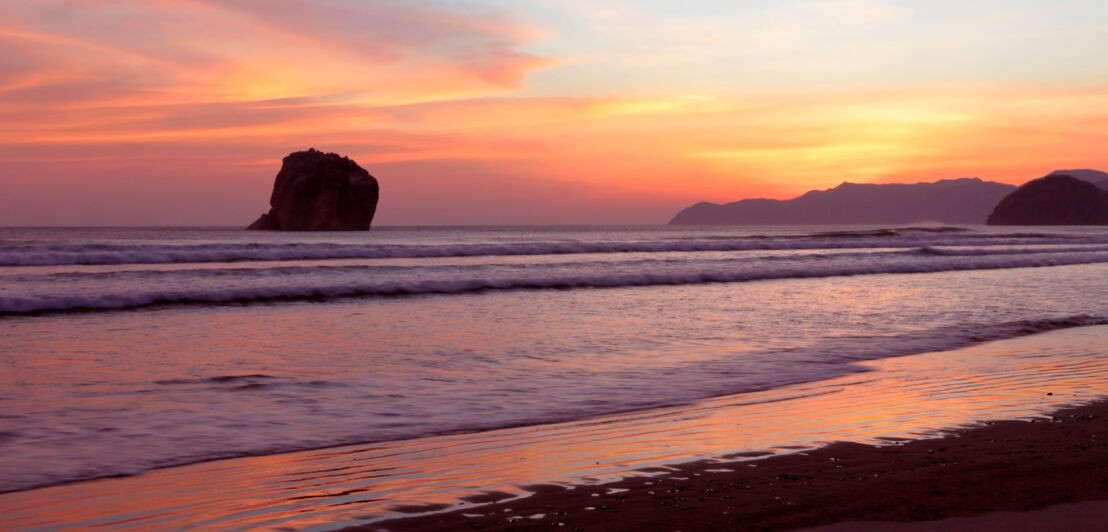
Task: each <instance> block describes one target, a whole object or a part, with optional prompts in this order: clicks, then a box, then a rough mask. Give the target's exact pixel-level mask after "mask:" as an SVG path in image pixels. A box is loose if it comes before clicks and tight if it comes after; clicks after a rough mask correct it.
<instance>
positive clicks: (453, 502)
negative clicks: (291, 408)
mask: <svg viewBox="0 0 1108 532" xmlns="http://www.w3.org/2000/svg"><path fill="white" fill-rule="evenodd" d="M1106 340H1108V326H1097V327H1084V328H1076V329H1068V330H1062V331H1055V332H1051V333H1046V334H1040V335H1035V336H1029V337H1024V338H1019V339H1013V340H1005V341H999V342H993V343H989V344H982V345H978V346H974V347H971V348H966V349H961V350H957V351H950V352H939V353H928V354H923V355H916V356H909V357H902V358H892V359H884V360H879V361H875V362H866V363H865V364H864V366H865V368H867V369H868V370H870V371H868V372H865V373H859V374H854V375H850V376H846V377H840V378H835V379H830V380H826V381H822V382H817V383H809V384H804V385H798V386H789V387H784V388H778V389H776V390H772V391H766V392H757V393H747V394H740V395H731V396H723V397H718V398H714V399H711V400H707V401H702V402H699V403H696V404H694V405H691V406H686V407H680V408H668V409H659V410H652V411H646V412H639V413H633V414H627V415H616V416H607V417H603V418H596V419H590V420H585V421H578V422H572V423H558V424H550V425H543V426H532V427H520V428H513V429H504V430H496V431H489V432H480V433H471V434H456V435H448V436H438V437H431V438H421V439H416V440H408V441H397V442H387V443H380V444H371V445H356V446H346V447H337V448H330V449H321V450H315V451H306V452H297V453H289V454H281V455H273V456H264V457H252V458H241V459H233V460H224V461H218V462H209V463H204V464H197V465H193V466H187V467H180V468H174V469H167V470H160V471H154V472H151V473H147V474H144V475H141V476H138V477H131V478H122V479H108V480H101V481H95V482H84V483H78V484H72V485H65V486H56V487H51V488H45V489H39V490H33V491H28V492H18V493H9V494H5V495H0V528H4V529H42V530H50V529H56V528H62V527H88V526H110V527H123V526H138V527H143V528H163V529H165V528H180V527H184V526H186V525H188V526H211V527H216V528H220V529H235V528H254V527H292V528H296V529H303V528H316V529H328V528H336V527H340V526H344V525H347V524H351V523H354V522H367V521H372V520H376V519H380V518H383V517H387V516H389V515H393V514H395V512H396V509H397V508H398V507H402V506H408V507H422V508H428V509H430V508H435V507H457V506H458V505H464V504H475V503H472V502H465V501H463V500H462V498H463V497H469V496H473V495H476V494H481V493H488V492H505V493H509V494H515V495H520V494H523V493H525V491H524V490H523V489H522V488H521V486H526V485H529V484H536V483H549V482H585V483H600V482H605V481H608V480H612V479H615V478H618V477H620V476H623V475H628V474H644V473H641V472H635V470H639V469H642V468H646V467H650V466H656V465H660V464H665V463H672V462H675V461H685V460H690V459H697V458H715V459H718V460H721V461H725V460H742V459H748V458H747V457H744V456H742V455H743V454H744V453H752V452H756V451H771V452H788V451H791V450H795V449H797V448H806V447H810V446H813V445H816V444H818V443H820V442H827V441H835V440H851V441H861V442H871V443H880V442H884V441H888V439H896V438H904V437H926V436H930V435H934V434H936V432H937V431H939V430H943V429H950V428H953V427H959V426H964V425H967V424H971V423H974V422H977V421H982V420H985V419H994V418H1000V417H1023V416H1032V415H1037V414H1043V413H1046V412H1048V411H1049V410H1052V409H1054V408H1057V407H1059V406H1062V405H1067V404H1073V403H1077V402H1084V401H1089V400H1092V399H1095V398H1098V397H1100V396H1103V395H1104V394H1105V393H1108V386H1106V385H1105V384H1104V383H1105V382H1106V380H1105V377H1106V376H1108V357H1105V356H1104V355H1105V354H1108V353H1106V352H1105V348H1104V346H1105V345H1108V342H1106ZM428 505H437V506H428Z"/></svg>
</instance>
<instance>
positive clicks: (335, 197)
mask: <svg viewBox="0 0 1108 532" xmlns="http://www.w3.org/2000/svg"><path fill="white" fill-rule="evenodd" d="M378 195H379V190H378V186H377V179H375V178H374V177H373V176H371V175H369V172H367V171H365V169H363V168H362V167H361V166H358V163H355V162H354V161H352V160H350V159H349V158H347V157H342V156H340V155H338V154H336V153H323V152H321V151H319V150H316V149H314V148H311V149H308V150H307V151H298V152H295V153H291V154H289V155H288V156H287V157H285V158H284V160H283V161H282V164H281V171H280V172H278V173H277V178H276V180H275V181H274V183H273V193H272V194H271V195H270V198H269V205H270V209H269V212H267V213H265V214H263V215H262V216H261V217H260V218H258V219H257V220H256V221H255V222H254V223H252V224H250V226H249V227H247V229H268V230H278V231H367V230H369V226H370V223H372V221H373V214H374V212H376V210H377V199H378Z"/></svg>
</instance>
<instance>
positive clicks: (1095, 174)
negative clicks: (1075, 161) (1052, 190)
mask: <svg viewBox="0 0 1108 532" xmlns="http://www.w3.org/2000/svg"><path fill="white" fill-rule="evenodd" d="M1049 175H1068V176H1070V177H1076V178H1078V179H1080V180H1082V181H1088V182H1090V183H1092V184H1094V185H1096V186H1098V187H1100V189H1101V190H1108V173H1106V172H1101V171H1100V170H1090V169H1088V168H1085V169H1082V170H1055V171H1053V172H1051V173H1050V174H1049Z"/></svg>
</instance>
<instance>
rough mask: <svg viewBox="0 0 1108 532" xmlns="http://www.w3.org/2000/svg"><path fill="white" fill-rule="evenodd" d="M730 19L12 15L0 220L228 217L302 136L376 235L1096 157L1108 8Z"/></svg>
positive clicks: (541, 10) (7, 36) (279, 9)
mask: <svg viewBox="0 0 1108 532" xmlns="http://www.w3.org/2000/svg"><path fill="white" fill-rule="evenodd" d="M598 4H599V5H601V7H596V6H597V5H598ZM741 4H742V6H736V5H732V3H722V2H712V1H707V0H704V1H701V0H695V1H689V2H682V3H681V4H680V5H677V4H674V3H667V2H656V1H655V2H636V3H631V2H626V3H624V2H608V3H604V2H600V3H595V2H594V3H586V2H576V1H564V2H553V1H550V2H548V1H544V0H539V1H535V2H530V3H527V4H526V6H524V7H520V6H519V5H518V3H510V2H505V1H495V0H485V1H474V2H470V3H466V4H458V3H450V4H447V3H436V2H401V1H399V0H387V1H373V2H364V1H363V2H357V1H352V0H345V1H344V0H328V1H323V2H296V1H292V0H278V1H261V0H228V1H216V0H158V1H137V0H136V1H113V2H86V1H76V0H68V1H66V0H45V1H29V0H28V1H16V2H6V3H4V4H3V5H0V42H2V43H3V48H4V50H5V54H4V57H3V58H2V59H0V96H2V98H0V186H2V187H3V189H4V191H5V193H4V194H2V195H0V225H85V224H88V225H224V224H225V225H245V224H247V223H249V222H250V221H251V220H253V219H254V218H256V217H257V215H258V214H259V213H261V212H262V211H264V210H265V209H266V208H267V206H266V201H267V199H268V197H269V191H270V187H271V186H272V180H273V176H274V175H275V174H276V172H277V170H278V169H279V167H280V159H281V157H283V156H284V155H286V154H287V153H289V152H291V151H296V150H301V149H306V148H308V147H315V148H318V149H321V150H324V151H335V152H339V153H341V154H344V155H349V156H350V157H352V158H354V159H355V160H356V161H358V162H359V163H360V164H361V165H362V166H364V167H366V168H367V169H368V170H369V171H370V173H372V174H374V175H375V176H376V177H377V178H378V179H379V181H380V182H381V188H382V199H381V205H380V208H379V210H378V218H377V219H376V221H375V223H377V224H385V225H397V224H519V223H535V224H545V223H560V224H576V223H665V222H666V221H667V220H668V219H669V218H670V217H671V216H672V215H673V214H674V213H675V212H676V211H677V210H679V209H680V208H682V207H684V206H686V205H688V204H691V203H694V202H696V201H701V200H708V201H716V202H726V201H734V200H738V199H741V198H746V197H776V198H787V197H792V196H795V195H798V194H800V193H803V192H804V191H806V190H809V189H813V188H829V187H833V186H835V185H837V184H838V183H840V182H842V181H854V182H915V181H931V180H935V179H942V178H953V177H962V176H979V177H981V178H984V179H992V180H997V181H1002V182H1007V183H1014V184H1019V183H1022V182H1024V181H1027V180H1029V179H1031V178H1034V177H1038V176H1040V175H1043V174H1046V173H1048V172H1050V171H1051V170H1054V169H1057V168H1100V169H1108V150H1105V149H1104V146H1105V145H1108V142H1106V141H1108V133H1105V131H1106V128H1105V127H1104V126H1105V125H1106V124H1108V66H1106V65H1108V62H1105V61H1103V57H1105V55H1104V54H1105V53H1108V42H1106V41H1108V34H1105V33H1104V32H1103V29H1102V25H1100V23H1099V22H1098V21H1103V20H1105V16H1106V15H1108V8H1103V7H1099V6H1098V5H1096V4H1094V3H1089V2H1081V1H1072V2H1057V3H1052V5H1050V6H1041V5H1037V4H1041V3H1037V2H1018V1H1017V2H1004V3H1001V2H985V3H983V4H982V5H980V6H975V7H971V8H966V7H964V6H961V7H959V6H958V5H955V4H951V5H949V6H947V5H946V2H936V3H935V4H934V5H932V6H929V7H927V8H918V7H916V6H913V5H912V3H909V2H894V1H878V0H826V1H796V2H792V1H787V2H749V3H745V2H744V3H741Z"/></svg>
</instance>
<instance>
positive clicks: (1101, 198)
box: [988, 174, 1108, 225]
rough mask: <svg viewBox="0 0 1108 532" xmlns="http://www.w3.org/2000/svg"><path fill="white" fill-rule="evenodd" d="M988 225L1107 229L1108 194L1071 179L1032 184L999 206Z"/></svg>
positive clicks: (1053, 177) (1063, 177) (1052, 178)
mask: <svg viewBox="0 0 1108 532" xmlns="http://www.w3.org/2000/svg"><path fill="white" fill-rule="evenodd" d="M988 224H989V225H1108V192H1105V191H1104V190H1101V189H1100V188H1098V187H1097V186H1096V185H1094V184H1092V183H1089V182H1087V181H1083V180H1080V179H1077V178H1075V177H1071V176H1068V175H1057V174H1051V175H1048V176H1046V177H1041V178H1039V179H1036V180H1034V181H1030V182H1028V183H1026V184H1024V185H1023V186H1021V187H1020V188H1018V189H1016V191H1015V192H1012V193H1011V194H1009V195H1008V196H1006V197H1005V198H1004V199H1002V200H1001V201H1000V203H998V204H997V206H996V208H995V209H993V213H992V214H990V215H989V220H988Z"/></svg>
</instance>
